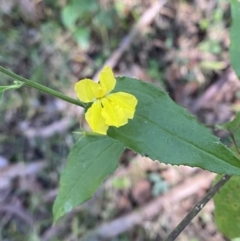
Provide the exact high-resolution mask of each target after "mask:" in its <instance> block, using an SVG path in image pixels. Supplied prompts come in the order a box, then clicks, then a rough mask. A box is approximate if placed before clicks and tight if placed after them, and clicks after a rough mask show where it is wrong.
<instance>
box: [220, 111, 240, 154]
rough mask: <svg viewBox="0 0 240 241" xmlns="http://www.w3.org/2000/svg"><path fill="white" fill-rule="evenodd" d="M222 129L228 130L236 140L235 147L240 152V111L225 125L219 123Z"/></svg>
mask: <svg viewBox="0 0 240 241" xmlns="http://www.w3.org/2000/svg"><path fill="white" fill-rule="evenodd" d="M218 127H219V128H220V129H222V128H224V129H225V130H227V131H228V132H229V134H230V137H231V138H232V139H233V138H234V139H233V140H232V141H234V143H233V144H235V145H236V146H235V145H234V148H235V149H236V152H237V153H239V148H240V112H238V113H237V114H236V116H235V118H234V119H233V120H232V121H230V122H227V123H225V124H223V125H219V126H218Z"/></svg>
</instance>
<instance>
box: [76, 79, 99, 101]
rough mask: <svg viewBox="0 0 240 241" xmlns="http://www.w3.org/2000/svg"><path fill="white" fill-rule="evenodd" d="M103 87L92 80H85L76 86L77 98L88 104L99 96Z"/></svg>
mask: <svg viewBox="0 0 240 241" xmlns="http://www.w3.org/2000/svg"><path fill="white" fill-rule="evenodd" d="M99 88H101V86H100V85H99V84H97V83H95V82H93V80H91V79H83V80H80V81H78V82H77V83H76V84H75V87H74V90H75V92H76V93H77V97H78V98H79V100H81V101H82V102H85V103H88V102H92V101H94V100H95V99H96V98H97V97H98V96H96V94H97V93H98V92H99Z"/></svg>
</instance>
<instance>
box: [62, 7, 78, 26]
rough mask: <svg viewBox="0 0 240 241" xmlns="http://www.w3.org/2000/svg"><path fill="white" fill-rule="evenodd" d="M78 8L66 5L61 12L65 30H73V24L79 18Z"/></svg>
mask: <svg viewBox="0 0 240 241" xmlns="http://www.w3.org/2000/svg"><path fill="white" fill-rule="evenodd" d="M79 13H80V6H79V7H78V6H76V5H73V4H72V5H67V6H66V7H64V8H63V10H62V22H63V24H64V25H65V27H66V28H68V29H70V30H73V29H74V28H75V23H76V21H77V19H78V18H79V16H80V14H79Z"/></svg>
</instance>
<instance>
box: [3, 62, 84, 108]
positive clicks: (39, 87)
mask: <svg viewBox="0 0 240 241" xmlns="http://www.w3.org/2000/svg"><path fill="white" fill-rule="evenodd" d="M0 72H1V73H3V74H5V75H7V76H9V77H11V78H13V79H15V80H18V81H21V82H23V83H24V85H26V86H29V87H32V88H35V89H37V90H40V91H42V92H45V93H47V94H49V95H52V96H55V97H57V98H59V99H62V100H65V101H67V102H69V103H72V104H74V105H78V106H81V107H85V105H84V103H82V102H81V101H79V100H76V99H73V98H71V97H68V96H66V95H64V94H62V93H60V92H58V91H56V90H53V89H51V88H48V87H46V86H44V85H41V84H38V83H36V82H34V81H31V80H28V79H26V78H23V77H21V76H19V75H17V74H14V73H13V72H11V71H9V70H7V69H5V68H3V67H2V66H0Z"/></svg>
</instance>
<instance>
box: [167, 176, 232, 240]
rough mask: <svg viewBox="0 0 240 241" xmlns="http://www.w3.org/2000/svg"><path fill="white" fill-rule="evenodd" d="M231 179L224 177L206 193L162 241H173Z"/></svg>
mask: <svg viewBox="0 0 240 241" xmlns="http://www.w3.org/2000/svg"><path fill="white" fill-rule="evenodd" d="M230 178H231V176H229V175H224V176H223V177H222V178H221V179H220V180H219V181H218V182H217V183H216V184H215V185H214V186H213V187H211V188H210V190H209V191H208V193H207V194H206V195H205V196H204V197H203V199H202V200H200V201H199V202H198V203H197V204H196V205H195V206H194V207H193V208H192V209H191V210H190V211H189V213H188V214H187V215H186V216H185V218H184V219H183V220H182V221H181V222H180V223H179V224H178V225H177V227H175V228H174V229H173V230H172V232H171V233H170V234H169V235H168V236H167V238H166V239H165V240H164V241H173V240H175V239H176V238H177V237H178V235H179V234H180V233H181V232H182V231H183V230H184V229H185V228H186V226H187V225H188V224H189V223H190V222H191V221H192V219H193V218H194V217H195V216H196V215H197V214H198V213H199V212H200V211H201V210H202V208H203V207H204V206H205V205H206V204H207V202H208V201H209V200H210V199H211V198H212V197H213V196H214V195H215V194H216V192H217V191H218V190H219V189H220V188H221V187H222V186H223V185H224V184H225V183H226V182H227V181H228V180H229V179H230Z"/></svg>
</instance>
